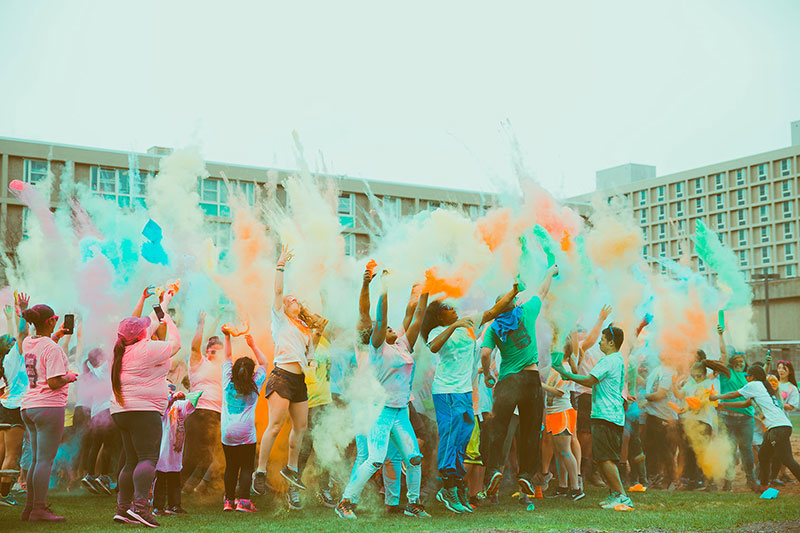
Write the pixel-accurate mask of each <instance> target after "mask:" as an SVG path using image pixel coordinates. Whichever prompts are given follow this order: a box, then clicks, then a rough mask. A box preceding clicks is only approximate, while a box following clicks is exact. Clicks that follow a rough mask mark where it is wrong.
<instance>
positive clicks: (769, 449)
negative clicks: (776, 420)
mask: <svg viewBox="0 0 800 533" xmlns="http://www.w3.org/2000/svg"><path fill="white" fill-rule="evenodd" d="M791 436H792V428H791V427H790V426H778V427H774V428H772V429H769V430H767V432H766V433H764V443H763V444H761V448H760V449H759V450H758V463H759V470H760V474H761V484H762V485H765V486H766V485H767V484H769V480H770V477H774V475H776V474H777V472H778V470H780V466H781V465H782V464H783V465H786V468H788V469H789V470H791V472H792V474H794V477H795V478H796V479H797V480H798V481H800V465H798V464H797V461H795V460H794V457H793V456H792V444H791V442H789V437H791ZM770 465H771V466H772V472H770ZM771 473H772V474H773V475H772V476H770V474H771Z"/></svg>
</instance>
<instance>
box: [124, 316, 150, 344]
mask: <svg viewBox="0 0 800 533" xmlns="http://www.w3.org/2000/svg"><path fill="white" fill-rule="evenodd" d="M149 325H150V317H148V316H146V317H142V318H139V317H135V316H131V317H128V318H126V319H125V320H123V321H122V322H120V323H119V328H117V337H118V338H119V340H121V341H122V344H125V345H127V344H133V343H135V342H138V341H140V340H142V338H143V337H144V335H145V332H146V331H147V327H148V326H149Z"/></svg>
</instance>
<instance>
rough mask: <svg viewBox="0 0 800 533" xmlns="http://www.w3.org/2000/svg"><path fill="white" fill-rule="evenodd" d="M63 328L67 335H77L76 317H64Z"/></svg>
mask: <svg viewBox="0 0 800 533" xmlns="http://www.w3.org/2000/svg"><path fill="white" fill-rule="evenodd" d="M62 327H63V328H64V330H65V332H66V334H67V335H72V334H73V333H75V315H64V325H63V326H62Z"/></svg>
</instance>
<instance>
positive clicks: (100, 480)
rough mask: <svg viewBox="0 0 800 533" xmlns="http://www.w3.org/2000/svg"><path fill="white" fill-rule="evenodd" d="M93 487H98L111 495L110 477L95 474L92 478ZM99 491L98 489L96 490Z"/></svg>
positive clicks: (112, 492)
mask: <svg viewBox="0 0 800 533" xmlns="http://www.w3.org/2000/svg"><path fill="white" fill-rule="evenodd" d="M94 483H95V488H97V487H99V488H100V490H102V491H103V492H105V493H106V494H108V495H109V496H111V495H112V494H114V491H112V490H111V478H110V477H108V476H97V477H96V478H94ZM98 492H99V491H98Z"/></svg>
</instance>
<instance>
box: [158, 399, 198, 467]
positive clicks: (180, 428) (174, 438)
mask: <svg viewBox="0 0 800 533" xmlns="http://www.w3.org/2000/svg"><path fill="white" fill-rule="evenodd" d="M193 412H194V405H192V402H190V401H189V400H177V401H175V402H172V405H170V406H169V409H167V412H166V413H164V415H163V416H162V417H161V450H160V452H159V454H158V463H157V464H156V470H158V471H160V472H180V471H181V469H182V468H183V448H184V439H185V437H186V429H185V427H184V423H185V421H186V417H188V416H189V415H190V414H192V413H193Z"/></svg>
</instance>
